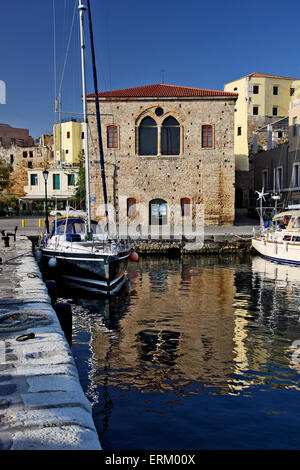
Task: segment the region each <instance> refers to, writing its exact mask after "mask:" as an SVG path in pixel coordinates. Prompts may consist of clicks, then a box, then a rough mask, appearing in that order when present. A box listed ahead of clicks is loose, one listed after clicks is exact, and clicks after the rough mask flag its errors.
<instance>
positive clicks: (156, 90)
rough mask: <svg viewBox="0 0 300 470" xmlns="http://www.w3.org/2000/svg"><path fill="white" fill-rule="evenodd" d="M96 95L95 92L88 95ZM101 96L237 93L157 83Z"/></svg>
mask: <svg viewBox="0 0 300 470" xmlns="http://www.w3.org/2000/svg"><path fill="white" fill-rule="evenodd" d="M87 96H88V97H89V98H92V97H94V96H95V95H94V94H93V93H91V94H89V95H87ZM98 96H99V98H192V97H198V96H203V97H205V96H228V97H229V96H231V97H237V96H238V95H237V93H231V92H226V91H217V90H205V89H203V88H190V87H184V86H177V85H166V84H155V85H146V86H139V87H135V88H125V89H123V90H113V91H104V92H101V93H98Z"/></svg>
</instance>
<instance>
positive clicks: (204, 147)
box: [88, 84, 237, 227]
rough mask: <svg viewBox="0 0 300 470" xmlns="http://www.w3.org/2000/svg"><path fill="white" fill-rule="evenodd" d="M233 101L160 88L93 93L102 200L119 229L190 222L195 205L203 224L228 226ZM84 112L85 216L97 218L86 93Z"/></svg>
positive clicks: (94, 150) (97, 186)
mask: <svg viewBox="0 0 300 470" xmlns="http://www.w3.org/2000/svg"><path fill="white" fill-rule="evenodd" d="M236 99H237V94H236V93H230V92H224V91H213V90H204V89H199V88H188V87H182V86H173V85H165V84H163V85H162V84H158V85H149V86H143V87H136V88H129V89H123V90H117V91H108V92H102V93H99V102H100V113H101V115H102V118H101V133H102V141H103V147H104V159H105V167H106V175H107V189H108V199H109V203H110V204H112V205H114V206H115V207H116V208H117V211H118V218H119V219H118V221H119V223H120V224H122V223H128V222H136V221H137V220H138V221H139V223H140V226H142V227H146V226H148V227H149V226H154V225H161V226H166V225H168V224H169V225H170V226H175V225H178V224H182V223H184V222H185V220H187V219H189V220H190V221H191V223H196V222H197V217H198V215H197V214H199V213H198V211H197V208H198V207H200V206H201V207H203V209H204V223H205V225H211V224H220V225H221V224H232V223H233V221H234V181H235V176H234V172H235V164H234V151H233V126H234V106H235V101H236ZM88 114H89V115H92V117H91V118H90V119H89V128H90V130H91V135H90V136H89V137H90V138H89V148H90V161H91V199H92V216H93V217H95V218H97V219H98V220H99V219H101V216H102V215H103V213H102V212H101V211H100V209H99V207H100V204H101V203H102V202H103V198H102V185H101V175H100V165H99V152H98V137H97V125H96V116H95V96H94V95H92V94H91V95H88ZM174 207H176V208H177V209H175V210H174ZM178 208H179V210H178ZM200 212H201V211H200ZM202 216H203V213H202Z"/></svg>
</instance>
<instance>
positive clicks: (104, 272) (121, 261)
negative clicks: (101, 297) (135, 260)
mask: <svg viewBox="0 0 300 470" xmlns="http://www.w3.org/2000/svg"><path fill="white" fill-rule="evenodd" d="M129 255H130V251H125V252H122V253H119V255H118V256H113V255H111V254H110V255H108V254H101V255H96V254H93V253H89V254H85V253H82V254H81V253H66V252H64V251H55V250H49V249H42V261H43V264H44V265H46V266H47V267H48V268H49V269H51V270H52V273H53V275H55V276H56V277H59V278H61V279H62V280H63V281H64V282H65V283H66V284H68V285H70V286H72V287H79V288H82V289H85V290H90V291H94V292H99V293H101V294H111V293H114V292H116V291H117V290H118V289H119V288H120V287H121V285H122V284H123V282H124V281H125V272H126V269H127V264H128V259H129ZM50 260H51V261H52V260H55V261H54V262H52V263H51V261H50ZM49 261H50V263H49ZM53 265H54V266H53ZM49 266H53V267H52V268H51V267H49Z"/></svg>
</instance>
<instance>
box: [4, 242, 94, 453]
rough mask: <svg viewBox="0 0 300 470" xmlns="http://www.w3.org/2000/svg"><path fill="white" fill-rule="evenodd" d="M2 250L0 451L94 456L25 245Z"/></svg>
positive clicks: (80, 395) (87, 418) (61, 340)
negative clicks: (86, 452)
mask: <svg viewBox="0 0 300 470" xmlns="http://www.w3.org/2000/svg"><path fill="white" fill-rule="evenodd" d="M10 245H11V246H10V247H9V248H2V247H1V258H2V264H1V265H0V269H1V274H2V276H1V282H0V370H1V377H0V449H1V450H101V445H100V443H99V439H98V435H97V432H96V429H95V426H94V422H93V418H92V407H91V404H90V402H89V400H88V399H87V398H86V396H85V394H84V392H83V390H82V387H81V385H80V382H79V376H78V372H77V368H76V364H75V360H74V358H73V355H72V352H71V350H70V347H69V345H68V342H67V340H66V337H65V335H64V333H63V331H62V328H61V326H60V323H59V321H58V318H57V315H56V313H55V311H54V309H53V308H52V306H51V299H50V297H49V295H48V291H47V288H46V286H45V284H44V282H43V280H42V276H41V273H40V270H39V268H38V265H37V262H36V260H35V258H34V255H33V252H32V243H31V241H30V240H29V239H28V238H27V237H25V236H19V237H17V239H16V241H15V242H11V244H10ZM12 313H13V314H14V317H9V318H8V319H7V320H6V321H3V318H4V317H3V315H5V314H12ZM1 317H2V318H1ZM1 320H2V321H1ZM28 334H31V335H34V337H30V336H29V337H28V339H27V340H26V341H18V340H17V338H18V339H20V338H19V337H20V336H23V335H28ZM23 338H24V337H23ZM25 338H26V337H25Z"/></svg>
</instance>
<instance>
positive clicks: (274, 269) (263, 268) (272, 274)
mask: <svg viewBox="0 0 300 470" xmlns="http://www.w3.org/2000/svg"><path fill="white" fill-rule="evenodd" d="M252 272H253V273H254V274H257V275H259V276H261V277H262V278H264V279H265V280H267V281H274V280H276V282H279V283H285V284H296V285H297V286H299V268H298V266H293V265H289V264H283V263H274V262H272V261H270V260H268V259H265V258H262V257H261V256H254V257H253V258H252Z"/></svg>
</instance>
